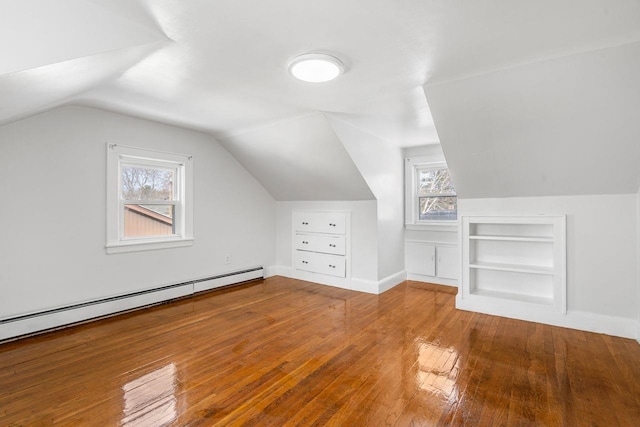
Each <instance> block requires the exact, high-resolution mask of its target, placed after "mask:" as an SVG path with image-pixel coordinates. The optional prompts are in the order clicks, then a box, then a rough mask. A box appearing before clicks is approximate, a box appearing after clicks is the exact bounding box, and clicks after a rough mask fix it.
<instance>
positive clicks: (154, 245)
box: [105, 238, 194, 255]
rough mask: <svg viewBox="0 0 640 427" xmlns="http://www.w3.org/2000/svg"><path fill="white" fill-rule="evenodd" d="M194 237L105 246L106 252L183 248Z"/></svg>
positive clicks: (188, 244) (117, 252)
mask: <svg viewBox="0 0 640 427" xmlns="http://www.w3.org/2000/svg"><path fill="white" fill-rule="evenodd" d="M193 241H194V239H193V238H191V239H180V240H165V241H156V242H130V243H118V244H110V245H106V246H105V250H106V251H107V254H109V255H111V254H121V253H127V252H143V251H155V250H159V249H171V248H183V247H187V246H192V245H193Z"/></svg>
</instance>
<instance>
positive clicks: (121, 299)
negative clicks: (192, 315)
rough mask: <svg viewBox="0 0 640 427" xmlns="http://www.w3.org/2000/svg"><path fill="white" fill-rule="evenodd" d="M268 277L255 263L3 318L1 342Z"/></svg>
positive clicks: (1, 321)
mask: <svg viewBox="0 0 640 427" xmlns="http://www.w3.org/2000/svg"><path fill="white" fill-rule="evenodd" d="M263 277H264V269H263V268H262V267H255V268H251V269H247V270H241V271H234V272H231V273H226V274H221V275H217V276H211V277H205V278H201V279H196V280H190V281H187V282H182V283H176V284H173V285H168V286H162V287H158V288H153V289H147V290H144V291H139V292H132V293H129V294H124V295H117V296H113V297H109V298H103V299H99V300H94V301H88V302H83V303H79V304H72V305H68V306H64V307H59V308H54V309H50V310H43V311H39V312H36V313H29V314H24V315H19V316H15V317H10V318H6V319H2V320H0V342H2V341H5V340H8V339H14V338H18V337H21V336H23V335H30V334H33V333H35V332H43V331H46V330H50V329H55V328H59V327H61V326H67V325H71V324H74V323H78V322H83V321H86V320H90V319H95V318H99V317H103V316H108V315H112V314H116V313H120V312H123V311H129V310H132V309H138V308H143V307H147V306H150V305H154V304H158V303H161V302H165V301H169V300H172V299H176V298H181V297H185V296H189V295H193V294H195V293H198V292H203V291H207V290H210V289H215V288H220V287H223V286H229V285H234V284H239V283H243V282H247V281H249V280H254V279H259V278H263Z"/></svg>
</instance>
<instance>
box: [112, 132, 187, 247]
mask: <svg viewBox="0 0 640 427" xmlns="http://www.w3.org/2000/svg"><path fill="white" fill-rule="evenodd" d="M191 163H192V159H191V156H187V155H182V154H172V153H163V152H157V151H152V150H145V149H140V148H133V147H126V146H122V145H117V144H108V145H107V244H106V249H107V253H119V252H132V251H141V250H150V249H165V248H172V247H179V246H188V245H191V244H192V243H193V233H192V218H193V212H192V206H193V198H192V194H193V190H192V187H193V185H192V180H193V174H192V170H191Z"/></svg>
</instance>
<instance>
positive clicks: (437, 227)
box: [404, 220, 459, 233]
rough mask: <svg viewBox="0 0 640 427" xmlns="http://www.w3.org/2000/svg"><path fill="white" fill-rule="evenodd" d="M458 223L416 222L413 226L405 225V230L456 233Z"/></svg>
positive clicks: (456, 221)
mask: <svg viewBox="0 0 640 427" xmlns="http://www.w3.org/2000/svg"><path fill="white" fill-rule="evenodd" d="M458 225H459V221H458V220H455V221H441V222H435V221H430V222H418V223H415V224H405V225H404V228H405V230H413V231H440V232H445V233H457V232H458Z"/></svg>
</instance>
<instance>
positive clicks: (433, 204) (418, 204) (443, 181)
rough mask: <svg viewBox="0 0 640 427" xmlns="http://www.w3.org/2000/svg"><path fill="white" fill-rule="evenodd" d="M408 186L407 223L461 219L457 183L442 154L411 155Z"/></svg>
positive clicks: (407, 176) (406, 174) (406, 177)
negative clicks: (459, 216) (413, 156)
mask: <svg viewBox="0 0 640 427" xmlns="http://www.w3.org/2000/svg"><path fill="white" fill-rule="evenodd" d="M405 186H406V189H405V192H406V194H405V199H406V208H405V210H406V212H405V216H406V223H407V224H420V223H433V222H440V223H446V222H447V221H449V222H453V221H456V220H457V219H458V210H457V197H456V191H455V187H454V185H453V181H452V180H451V175H450V174H449V169H448V168H447V165H446V163H445V162H444V158H443V157H442V156H424V157H416V158H411V159H407V167H406V170H405Z"/></svg>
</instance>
